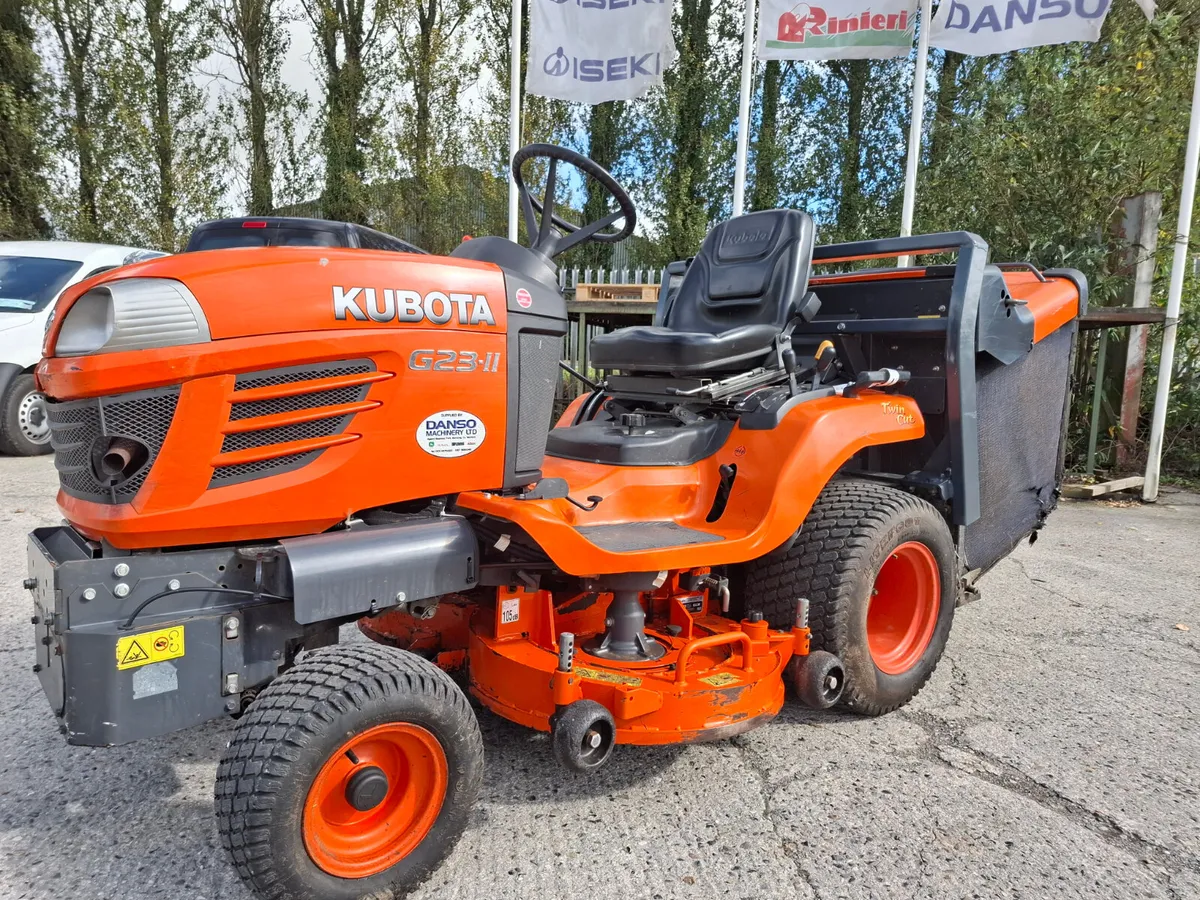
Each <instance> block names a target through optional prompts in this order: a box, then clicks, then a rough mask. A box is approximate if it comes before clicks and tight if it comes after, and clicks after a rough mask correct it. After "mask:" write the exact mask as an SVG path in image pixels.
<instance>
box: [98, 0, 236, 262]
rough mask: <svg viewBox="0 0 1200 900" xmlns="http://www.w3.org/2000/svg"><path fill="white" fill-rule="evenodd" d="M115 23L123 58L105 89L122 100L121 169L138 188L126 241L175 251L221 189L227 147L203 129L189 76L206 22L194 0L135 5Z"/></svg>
mask: <svg viewBox="0 0 1200 900" xmlns="http://www.w3.org/2000/svg"><path fill="white" fill-rule="evenodd" d="M116 23H117V31H116V37H117V42H118V44H119V45H120V46H121V47H122V48H123V49H124V50H125V53H124V54H122V57H121V60H120V63H119V64H118V65H117V66H115V67H114V70H113V75H112V78H113V82H112V84H111V85H110V91H111V93H112V94H113V95H114V96H117V97H120V98H121V103H120V106H119V107H118V110H117V114H118V117H119V120H120V122H121V125H122V130H123V134H124V136H125V154H124V156H123V158H122V159H121V165H122V166H123V167H125V168H126V169H127V170H128V171H129V173H130V175H131V176H132V178H133V179H135V184H136V187H137V191H136V193H135V196H134V198H133V203H134V206H135V211H134V213H133V215H134V228H133V232H134V233H133V235H131V236H132V237H136V238H138V239H139V240H140V241H143V242H145V243H149V244H150V245H152V246H155V247H158V248H161V249H165V250H168V251H174V250H177V249H179V248H180V247H181V246H182V245H183V244H184V243H185V242H186V240H187V237H188V235H189V233H190V231H191V225H192V224H193V223H194V222H195V221H196V220H197V219H200V218H211V217H212V216H213V215H214V214H215V211H216V210H217V208H218V207H219V204H220V198H221V196H222V194H223V192H224V179H223V174H224V171H225V169H226V168H227V162H226V160H227V159H228V156H229V148H228V143H227V141H226V139H225V136H224V135H223V134H221V133H220V132H219V131H218V130H216V129H212V128H209V127H206V126H207V120H208V118H209V116H210V108H209V101H208V97H207V95H206V93H205V92H204V91H203V90H202V89H201V88H200V86H199V84H198V83H197V81H196V78H195V75H196V74H197V72H198V69H199V65H200V63H201V62H202V61H203V60H204V59H206V58H207V57H208V56H209V55H210V53H211V40H212V37H213V34H212V22H211V18H210V17H209V16H208V15H207V14H206V10H205V8H204V7H203V6H202V5H201V0H184V2H172V0H135V2H134V3H132V4H131V5H130V6H128V7H126V8H125V9H124V10H122V11H120V12H119V13H118V15H117V18H116ZM139 213H140V215H139Z"/></svg>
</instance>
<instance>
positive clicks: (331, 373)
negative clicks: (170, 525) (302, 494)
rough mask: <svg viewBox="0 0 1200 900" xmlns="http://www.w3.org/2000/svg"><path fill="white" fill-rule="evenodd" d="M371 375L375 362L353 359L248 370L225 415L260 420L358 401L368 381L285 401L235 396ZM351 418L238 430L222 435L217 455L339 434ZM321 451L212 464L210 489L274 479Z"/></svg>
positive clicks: (239, 379) (238, 382) (299, 465)
mask: <svg viewBox="0 0 1200 900" xmlns="http://www.w3.org/2000/svg"><path fill="white" fill-rule="evenodd" d="M374 371H375V364H374V363H373V362H371V360H369V359H356V360H342V361H338V362H331V363H319V364H314V365H307V366H293V367H290V368H286V369H271V370H267V371H264V372H249V373H247V374H244V375H239V376H238V377H237V381H236V384H235V387H234V391H235V396H234V400H233V406H232V408H231V410H230V413H229V419H230V421H231V422H239V421H243V420H245V419H253V418H257V417H259V416H270V415H276V414H278V413H288V412H303V411H307V410H319V409H321V408H322V407H331V406H337V405H340V404H345V403H357V402H359V401H361V400H364V399H365V398H366V396H367V392H368V391H369V390H370V388H371V385H370V383H369V382H368V383H366V384H359V385H350V386H347V387H337V388H324V389H318V390H314V391H310V392H307V393H303V394H290V395H288V396H285V397H271V398H268V399H262V400H247V401H238V399H237V396H236V392H239V391H249V390H254V389H256V388H264V387H278V386H281V385H287V384H302V383H303V382H305V381H315V380H317V379H321V378H334V377H338V376H345V375H365V374H367V373H369V372H374ZM352 418H354V417H353V416H352V415H351V416H347V415H336V414H335V415H330V416H329V417H327V418H322V419H314V420H313V421H311V422H297V423H294V424H289V425H279V426H276V427H274V428H262V429H258V430H255V431H241V432H235V433H233V434H227V435H226V436H225V439H224V440H223V441H222V442H221V452H222V453H235V452H237V451H239V450H250V449H258V448H261V447H271V446H274V445H276V444H284V443H288V442H290V441H300V440H305V439H309V438H318V437H329V436H332V435H335V434H341V433H342V432H343V431H345V430H346V427H347V426H348V425H349V424H350V420H351V419H352ZM321 453H322V451H321V450H304V451H301V452H299V453H291V454H286V455H282V456H275V457H271V458H270V459H262V460H256V461H254V462H248V463H236V464H233V465H228V466H217V467H216V468H215V469H214V470H213V474H212V479H211V480H210V482H209V487H210V488H213V487H221V486H223V485H227V484H238V483H240V482H243V481H251V480H254V479H257V478H265V477H267V476H268V475H278V474H280V473H282V472H287V471H291V470H293V469H298V468H300V467H301V466H305V465H308V464H309V463H310V462H312V461H313V460H315V459H316V458H317V457H318V456H320V455H321Z"/></svg>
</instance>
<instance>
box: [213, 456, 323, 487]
mask: <svg viewBox="0 0 1200 900" xmlns="http://www.w3.org/2000/svg"><path fill="white" fill-rule="evenodd" d="M320 455H321V451H320V450H309V451H308V452H307V453H297V454H296V455H295V456H276V457H273V458H271V459H260V460H258V461H257V462H249V463H238V464H237V465H235V466H218V467H217V468H216V469H214V470H213V477H212V484H210V485H209V487H216V486H217V485H220V484H237V483H238V482H241V481H252V480H253V479H255V478H266V477H267V476H268V475H279V474H281V473H283V472H290V471H291V470H292V469H299V468H300V467H301V466H306V465H308V464H309V463H310V462H312V461H313V460H314V459H316V458H317V457H318V456H320Z"/></svg>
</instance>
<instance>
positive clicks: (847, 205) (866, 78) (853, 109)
mask: <svg viewBox="0 0 1200 900" xmlns="http://www.w3.org/2000/svg"><path fill="white" fill-rule="evenodd" d="M829 71H830V72H831V73H833V75H834V76H835V77H836V78H837V79H838V80H839V81H841V82H842V84H843V85H844V86H845V89H846V105H845V117H846V127H845V130H844V132H843V133H842V136H841V142H840V143H841V149H840V152H839V154H838V188H837V230H838V233H839V234H841V235H856V234H858V232H859V226H860V224H861V221H860V220H861V208H862V205H863V200H864V199H865V198H864V197H863V193H862V187H861V185H862V180H861V174H862V164H863V160H862V153H863V147H862V145H863V140H864V133H863V104H864V100H865V95H866V93H867V89H868V86H869V84H870V80H871V63H870V61H869V60H865V59H851V60H845V61H831V62H830V63H829Z"/></svg>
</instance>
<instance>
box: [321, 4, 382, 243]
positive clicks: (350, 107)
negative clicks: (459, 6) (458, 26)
mask: <svg viewBox="0 0 1200 900" xmlns="http://www.w3.org/2000/svg"><path fill="white" fill-rule="evenodd" d="M301 3H302V5H303V7H304V12H305V14H306V15H307V16H308V20H309V22H310V23H311V25H312V29H313V39H314V43H315V44H316V54H317V58H318V60H320V66H321V70H322V75H323V77H324V81H325V103H324V108H323V110H322V114H323V119H324V121H323V123H322V130H321V145H322V149H323V150H324V152H325V190H324V194H323V196H322V204H321V205H322V210H321V211H322V213H323V214H324V215H325V216H326V217H327V218H330V219H338V220H342V221H347V222H359V223H363V224H366V223H367V220H368V208H369V203H368V198H367V192H366V188H365V182H366V173H367V158H368V147H369V146H370V143H371V140H372V137H373V136H374V135H375V132H376V129H377V128H378V125H379V121H380V117H379V109H378V104H377V103H376V102H375V98H374V96H373V94H372V91H371V85H372V83H373V81H374V80H375V78H376V77H377V76H379V75H380V74H381V71H380V66H379V64H378V63H379V61H378V59H377V58H376V57H377V53H378V51H379V49H380V47H379V45H380V39H381V35H382V32H383V28H384V25H385V23H386V21H387V18H388V11H389V0H301Z"/></svg>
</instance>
